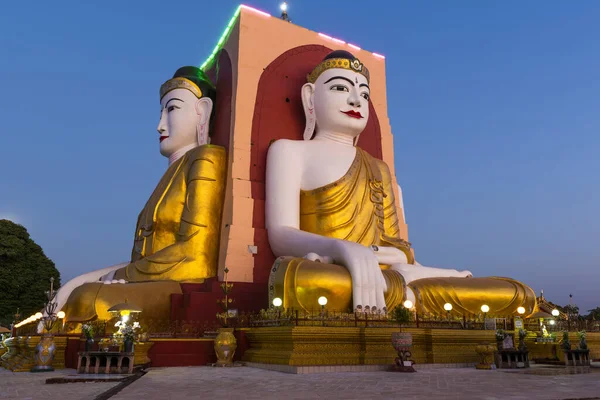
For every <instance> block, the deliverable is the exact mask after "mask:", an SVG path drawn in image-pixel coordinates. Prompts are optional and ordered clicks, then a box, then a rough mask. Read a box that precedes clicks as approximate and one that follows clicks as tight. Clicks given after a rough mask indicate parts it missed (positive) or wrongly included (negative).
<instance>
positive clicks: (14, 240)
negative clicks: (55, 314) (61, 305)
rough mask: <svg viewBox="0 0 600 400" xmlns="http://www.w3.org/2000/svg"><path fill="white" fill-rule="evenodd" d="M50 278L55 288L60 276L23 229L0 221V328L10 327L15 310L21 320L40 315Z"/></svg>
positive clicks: (5, 221)
mask: <svg viewBox="0 0 600 400" xmlns="http://www.w3.org/2000/svg"><path fill="white" fill-rule="evenodd" d="M50 277H54V288H58V287H59V286H60V273H59V272H58V270H57V269H56V267H55V265H54V263H53V262H52V260H50V259H49V258H48V257H46V255H45V254H44V251H43V250H42V248H41V247H40V246H38V245H37V244H36V243H35V242H34V241H33V240H32V239H31V237H30V236H29V233H28V232H27V229H25V227H23V226H22V225H18V224H15V223H14V222H12V221H9V220H6V219H0V325H3V326H7V325H9V324H10V323H12V322H13V319H14V317H13V315H14V314H15V312H16V311H17V308H19V309H20V314H21V319H24V318H27V317H29V316H30V315H32V314H35V313H36V312H38V311H41V309H42V308H43V307H44V304H45V303H46V301H47V298H46V294H45V292H46V291H47V290H49V289H50Z"/></svg>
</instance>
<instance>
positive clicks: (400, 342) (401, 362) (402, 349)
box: [392, 332, 416, 372]
mask: <svg viewBox="0 0 600 400" xmlns="http://www.w3.org/2000/svg"><path fill="white" fill-rule="evenodd" d="M392 345H393V346H394V349H396V351H397V352H398V357H396V358H395V360H394V363H395V365H394V366H393V367H392V371H396V372H416V371H415V368H414V367H413V365H414V361H413V360H409V358H410V357H411V356H412V354H411V352H410V348H411V347H412V334H410V333H403V332H394V333H392Z"/></svg>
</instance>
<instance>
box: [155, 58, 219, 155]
mask: <svg viewBox="0 0 600 400" xmlns="http://www.w3.org/2000/svg"><path fill="white" fill-rule="evenodd" d="M209 92H210V93H209ZM160 95H161V99H160V113H161V114H160V121H159V123H158V127H157V130H158V133H159V137H158V140H159V143H160V154H162V155H163V156H165V157H167V158H169V160H170V162H173V161H174V160H176V159H178V158H179V157H181V155H183V154H184V153H185V152H187V151H188V150H190V149H192V148H194V147H197V146H201V145H204V144H207V143H209V136H208V134H209V122H210V117H211V113H212V110H213V100H211V97H214V88H213V87H211V84H210V81H208V78H206V77H205V76H204V72H202V71H201V70H200V69H198V68H196V67H183V68H180V69H179V70H177V72H176V73H175V75H174V77H173V78H172V79H170V80H168V81H167V82H165V83H164V84H163V85H162V86H161V89H160Z"/></svg>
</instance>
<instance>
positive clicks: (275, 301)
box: [273, 297, 283, 307]
mask: <svg viewBox="0 0 600 400" xmlns="http://www.w3.org/2000/svg"><path fill="white" fill-rule="evenodd" d="M282 304H283V300H281V299H280V298H279V297H275V298H274V299H273V305H274V306H275V307H281V305H282Z"/></svg>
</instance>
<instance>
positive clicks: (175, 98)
mask: <svg viewBox="0 0 600 400" xmlns="http://www.w3.org/2000/svg"><path fill="white" fill-rule="evenodd" d="M173 100H179V101H181V102H182V103H184V101H183V100H181V99H178V98H177V97H173V98H172V99H171V100H169V101H167V104H165V107H166V106H168V105H169V103H170V102H172V101H173Z"/></svg>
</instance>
